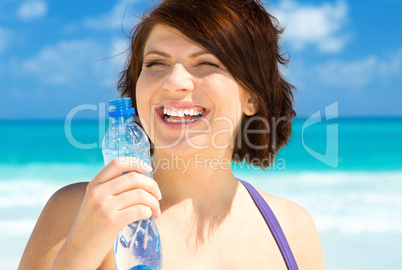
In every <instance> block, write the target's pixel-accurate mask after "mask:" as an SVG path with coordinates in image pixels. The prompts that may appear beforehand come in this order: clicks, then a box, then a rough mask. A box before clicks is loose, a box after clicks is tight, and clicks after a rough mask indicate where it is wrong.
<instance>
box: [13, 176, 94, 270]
mask: <svg viewBox="0 0 402 270" xmlns="http://www.w3.org/2000/svg"><path fill="white" fill-rule="evenodd" d="M87 185H88V183H84V182H82V183H76V184H72V185H69V186H65V187H63V188H61V189H59V190H58V191H57V192H55V193H54V194H53V195H52V197H51V198H50V199H49V201H48V202H47V204H46V206H45V207H44V208H43V210H42V213H41V215H40V217H39V219H38V221H37V223H36V226H35V228H34V230H33V232H32V234H31V237H30V239H29V241H28V244H27V246H26V248H25V251H24V254H23V256H22V259H21V262H20V266H19V268H18V269H20V270H22V269H49V268H50V265H51V263H52V261H53V259H54V257H55V256H56V254H57V252H58V250H59V249H60V247H61V245H62V244H63V242H64V240H65V239H66V237H67V235H68V233H69V232H70V229H71V227H72V225H73V224H74V221H75V218H76V216H77V213H78V211H79V209H80V206H81V203H82V200H83V198H84V195H85V192H86V187H87Z"/></svg>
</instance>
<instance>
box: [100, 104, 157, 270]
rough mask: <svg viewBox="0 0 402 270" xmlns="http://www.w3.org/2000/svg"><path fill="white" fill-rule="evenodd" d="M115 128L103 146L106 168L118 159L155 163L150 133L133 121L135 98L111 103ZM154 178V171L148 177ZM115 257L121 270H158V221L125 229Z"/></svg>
mask: <svg viewBox="0 0 402 270" xmlns="http://www.w3.org/2000/svg"><path fill="white" fill-rule="evenodd" d="M108 114H109V117H110V120H111V125H110V127H109V129H108V131H107V132H106V135H105V137H104V139H103V144H102V153H103V158H104V162H105V166H106V165H107V164H108V163H109V162H110V161H112V160H113V159H114V158H117V157H120V158H124V157H126V156H130V157H137V158H140V159H141V160H143V161H144V162H146V163H147V164H149V165H150V164H151V157H150V154H149V141H148V137H147V135H146V133H145V132H144V131H143V130H142V129H141V128H140V127H139V126H138V125H137V124H136V123H135V122H134V121H133V115H134V114H135V111H134V109H133V108H131V99H129V98H122V99H117V100H112V101H110V102H109V113H108ZM146 175H147V176H149V177H152V172H150V173H147V174H146ZM114 256H115V262H116V267H117V270H129V269H130V270H142V269H143V270H147V269H152V270H158V269H160V268H161V267H162V250H161V242H160V236H159V232H158V228H157V227H156V224H155V218H154V217H153V216H152V217H151V218H150V219H148V220H139V221H136V222H133V223H131V224H129V225H127V226H126V227H124V228H123V229H122V230H121V232H120V234H119V236H118V237H117V239H116V243H115V247H114Z"/></svg>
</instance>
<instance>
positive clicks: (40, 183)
mask: <svg viewBox="0 0 402 270" xmlns="http://www.w3.org/2000/svg"><path fill="white" fill-rule="evenodd" d="M65 124H66V123H65V122H64V120H30V121H28V120H27V121H25V120H19V121H4V120H2V121H0V269H3V270H8V269H16V268H17V266H18V263H19V260H20V258H21V255H22V252H23V250H24V247H25V245H26V243H27V241H28V238H29V236H30V234H31V232H32V229H33V227H34V226H35V222H36V220H37V218H38V216H39V214H40V212H41V210H42V208H43V206H44V204H45V203H46V202H47V200H48V199H49V197H50V196H51V195H52V194H53V193H54V192H55V191H56V190H58V189H59V188H61V187H63V186H65V185H68V184H71V183H75V182H81V181H89V180H91V179H92V178H93V177H94V176H95V175H96V174H97V172H98V171H99V170H101V169H102V167H103V160H102V154H101V149H100V147H99V145H100V142H101V140H102V137H103V134H104V133H105V131H106V126H107V123H106V122H105V120H100V121H98V120H73V121H72V123H71V128H70V127H67V129H66V128H65ZM66 130H67V132H66ZM83 148H84V149H83ZM233 169H234V171H235V175H236V176H237V177H238V178H241V179H243V180H246V181H249V182H250V183H252V184H253V185H255V186H256V187H259V188H260V189H262V190H264V191H266V192H268V193H271V194H274V195H277V196H282V197H285V198H287V199H289V200H292V201H294V202H296V203H298V204H300V205H301V206H303V207H304V208H305V209H307V210H308V211H309V212H310V214H311V215H312V216H313V218H314V220H315V222H316V225H317V229H318V231H319V234H320V238H321V243H322V247H323V252H324V260H325V265H326V269H328V270H338V269H342V270H348V269H367V270H369V269H373V270H374V269H375V270H377V269H389V270H393V269H402V257H401V256H400V252H401V250H402V226H401V224H402V210H401V209H402V118H335V119H331V120H329V121H322V122H315V124H311V123H310V124H309V121H308V119H301V118H298V119H295V120H294V121H293V135H292V137H291V140H290V142H289V145H287V146H285V147H284V148H283V149H281V150H280V151H279V155H278V157H277V158H276V162H275V163H274V164H273V165H272V167H271V168H269V169H267V170H264V171H263V170H261V169H258V168H256V167H253V166H248V165H246V164H244V163H241V164H235V163H234V164H233Z"/></svg>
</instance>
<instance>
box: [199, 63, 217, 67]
mask: <svg viewBox="0 0 402 270" xmlns="http://www.w3.org/2000/svg"><path fill="white" fill-rule="evenodd" d="M198 65H207V66H212V67H217V68H218V67H219V65H217V64H214V63H211V62H201V63H199V64H198Z"/></svg>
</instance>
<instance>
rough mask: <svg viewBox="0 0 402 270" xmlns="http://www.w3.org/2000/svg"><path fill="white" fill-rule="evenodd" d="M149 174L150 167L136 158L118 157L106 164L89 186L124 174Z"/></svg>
mask: <svg viewBox="0 0 402 270" xmlns="http://www.w3.org/2000/svg"><path fill="white" fill-rule="evenodd" d="M132 171H135V172H138V173H144V174H145V173H149V172H151V171H152V167H151V166H150V165H148V164H147V163H145V162H144V161H142V160H141V159H139V158H136V157H118V158H115V159H113V160H112V161H111V162H110V163H109V164H107V165H106V166H105V167H104V168H103V169H102V170H101V171H100V172H99V173H98V175H96V176H95V178H94V179H93V180H92V181H91V182H90V185H91V186H93V185H98V184H101V183H104V182H107V181H109V180H111V179H114V178H116V177H118V176H120V175H122V174H123V173H126V172H132Z"/></svg>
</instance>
